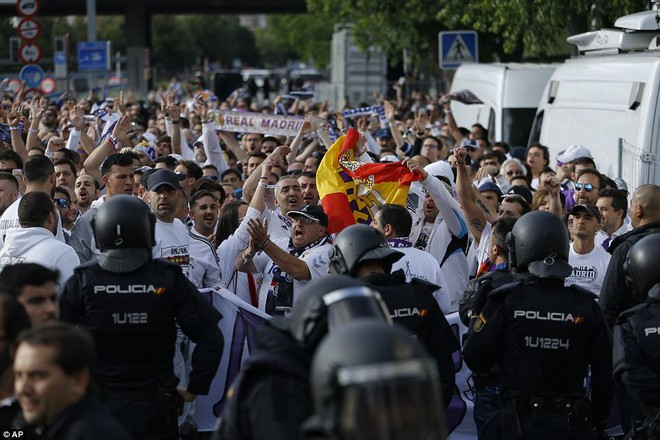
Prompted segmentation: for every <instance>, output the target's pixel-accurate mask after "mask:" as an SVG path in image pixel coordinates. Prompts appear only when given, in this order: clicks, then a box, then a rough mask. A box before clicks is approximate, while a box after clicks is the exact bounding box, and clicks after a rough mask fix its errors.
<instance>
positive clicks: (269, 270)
mask: <svg viewBox="0 0 660 440" xmlns="http://www.w3.org/2000/svg"><path fill="white" fill-rule="evenodd" d="M273 243H275V245H276V246H278V247H279V248H281V249H284V250H285V251H286V252H290V253H291V252H292V251H293V250H294V249H293V248H291V247H290V239H289V238H280V239H279V240H276V241H273ZM330 248H331V246H330V244H329V243H328V240H327V237H326V238H325V239H323V240H321V241H319V243H318V244H316V245H315V246H314V247H310V248H308V249H306V250H305V251H304V252H303V253H302V254H301V255H300V256H299V257H298V258H299V259H300V260H302V261H304V262H305V264H306V265H307V267H308V269H309V273H310V274H311V279H309V280H296V279H293V278H292V277H291V276H290V275H289V274H287V273H286V272H283V271H282V269H280V268H279V267H278V266H277V265H276V264H275V263H274V262H273V260H271V259H270V257H269V256H268V255H266V253H265V252H262V253H261V254H259V255H257V256H256V257H254V260H252V261H253V263H254V266H255V267H256V271H257V273H261V274H262V277H263V279H262V283H261V288H260V289H259V309H260V310H263V311H265V312H266V313H268V314H270V315H282V314H284V313H287V314H288V312H289V311H290V310H291V307H293V306H295V304H296V301H297V299H298V296H297V295H296V293H297V292H300V289H302V288H303V287H304V286H305V284H307V283H308V282H309V281H311V280H315V279H317V278H321V277H324V276H328V268H329V266H330V259H329V258H328V251H329V250H330Z"/></svg>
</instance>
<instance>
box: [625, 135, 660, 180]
mask: <svg viewBox="0 0 660 440" xmlns="http://www.w3.org/2000/svg"><path fill="white" fill-rule="evenodd" d="M618 174H619V177H621V178H623V180H625V181H626V182H627V183H628V188H630V189H631V190H632V189H633V188H635V187H637V186H639V185H643V184H645V183H655V184H658V180H659V179H660V165H658V158H657V155H656V154H654V153H652V152H650V151H647V150H644V149H643V148H640V147H637V146H635V145H632V144H631V143H629V142H627V141H626V140H625V139H621V138H619V173H618Z"/></svg>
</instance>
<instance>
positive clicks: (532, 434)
mask: <svg viewBox="0 0 660 440" xmlns="http://www.w3.org/2000/svg"><path fill="white" fill-rule="evenodd" d="M507 241H508V243H509V258H510V265H511V267H512V269H513V270H514V273H516V274H518V275H519V276H520V280H519V281H518V282H516V283H512V284H508V285H505V286H502V287H501V288H499V289H496V290H494V291H493V292H492V293H491V294H490V296H489V299H488V302H487V303H486V306H485V307H484V309H483V310H482V311H481V313H480V314H479V317H478V319H477V320H476V321H475V323H474V326H473V332H472V333H471V334H470V336H469V337H468V339H467V341H466V344H465V346H464V349H463V356H464V360H465V362H466V364H467V365H468V367H470V368H471V369H472V370H473V371H475V372H477V373H479V372H485V371H487V370H488V369H489V368H491V367H492V366H493V365H494V364H495V363H499V365H500V372H501V374H500V388H501V393H502V396H503V399H504V401H503V410H502V412H501V413H500V416H499V417H495V418H493V419H491V420H490V421H489V422H488V423H487V425H486V427H485V429H484V432H483V436H482V437H480V438H502V439H514V438H515V439H519V438H534V439H537V440H544V439H559V438H561V439H580V440H582V439H589V438H594V437H595V436H596V431H595V430H594V426H596V427H598V429H599V431H600V429H601V428H602V426H603V424H604V422H605V420H607V418H608V415H609V409H610V404H611V401H612V379H611V374H612V357H611V344H612V341H611V336H610V333H609V329H608V327H607V324H606V323H605V320H604V318H603V314H602V312H601V310H600V308H599V307H598V304H597V303H596V301H595V296H594V295H593V294H591V293H589V292H587V291H586V290H583V289H581V288H579V287H575V286H571V287H564V278H565V277H567V276H568V275H570V274H571V266H570V265H569V264H568V246H569V240H568V231H567V230H566V226H565V225H564V223H563V222H562V221H561V219H560V218H559V217H557V216H556V215H554V214H551V213H549V212H543V211H535V212H531V213H528V214H525V215H524V216H522V217H521V218H520V219H519V220H518V221H517V222H516V224H515V226H514V227H513V231H512V232H511V233H510V234H509V235H508V240H507ZM589 368H591V402H589V401H588V400H587V398H586V397H585V396H586V395H585V390H584V387H583V384H584V381H585V376H586V374H587V371H588V369H589ZM498 434H499V435H500V437H496V436H497V435H498Z"/></svg>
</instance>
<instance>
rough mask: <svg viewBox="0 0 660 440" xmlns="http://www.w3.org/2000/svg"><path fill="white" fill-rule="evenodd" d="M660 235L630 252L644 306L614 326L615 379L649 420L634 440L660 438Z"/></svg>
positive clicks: (630, 272)
mask: <svg viewBox="0 0 660 440" xmlns="http://www.w3.org/2000/svg"><path fill="white" fill-rule="evenodd" d="M659 258H660V234H658V233H654V234H650V235H648V236H647V237H644V238H642V239H641V240H640V241H638V242H637V243H636V244H635V245H633V247H632V248H631V249H630V252H629V253H628V257H627V260H626V263H625V265H624V269H625V271H626V275H627V277H628V279H629V280H630V284H632V286H633V290H634V293H635V295H636V296H637V298H638V299H639V301H641V304H639V305H637V306H635V307H633V308H631V309H628V310H626V311H625V312H623V313H621V315H620V316H619V319H618V322H617V325H616V326H615V327H614V379H615V381H616V382H617V383H618V384H619V385H622V386H624V387H625V388H626V391H627V392H628V394H629V395H630V396H631V397H632V399H633V400H634V401H635V402H636V403H638V404H639V405H641V407H642V410H643V412H644V416H645V420H643V421H642V423H640V424H639V425H641V426H639V425H638V426H635V427H633V432H632V433H631V434H630V437H628V438H633V439H660V387H659V384H660V366H659V365H658V359H660V271H658V261H659Z"/></svg>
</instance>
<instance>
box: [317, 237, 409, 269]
mask: <svg viewBox="0 0 660 440" xmlns="http://www.w3.org/2000/svg"><path fill="white" fill-rule="evenodd" d="M329 256H330V272H331V273H339V274H348V275H351V276H355V274H356V273H357V270H358V266H359V265H360V263H364V262H366V261H379V262H381V263H382V264H383V267H384V269H385V272H388V273H389V272H390V271H391V269H392V264H394V263H395V262H396V261H398V260H399V259H401V257H402V256H403V254H402V253H401V252H398V251H396V250H394V249H392V248H390V246H389V244H388V243H387V239H386V238H385V236H384V235H383V233H382V232H380V231H378V230H376V229H374V228H372V227H371V226H367V225H361V224H356V225H351V226H348V227H347V228H345V229H344V230H342V231H341V232H340V233H339V234H338V235H337V237H336V238H335V240H334V243H333V245H332V248H331V249H330V252H329Z"/></svg>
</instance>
